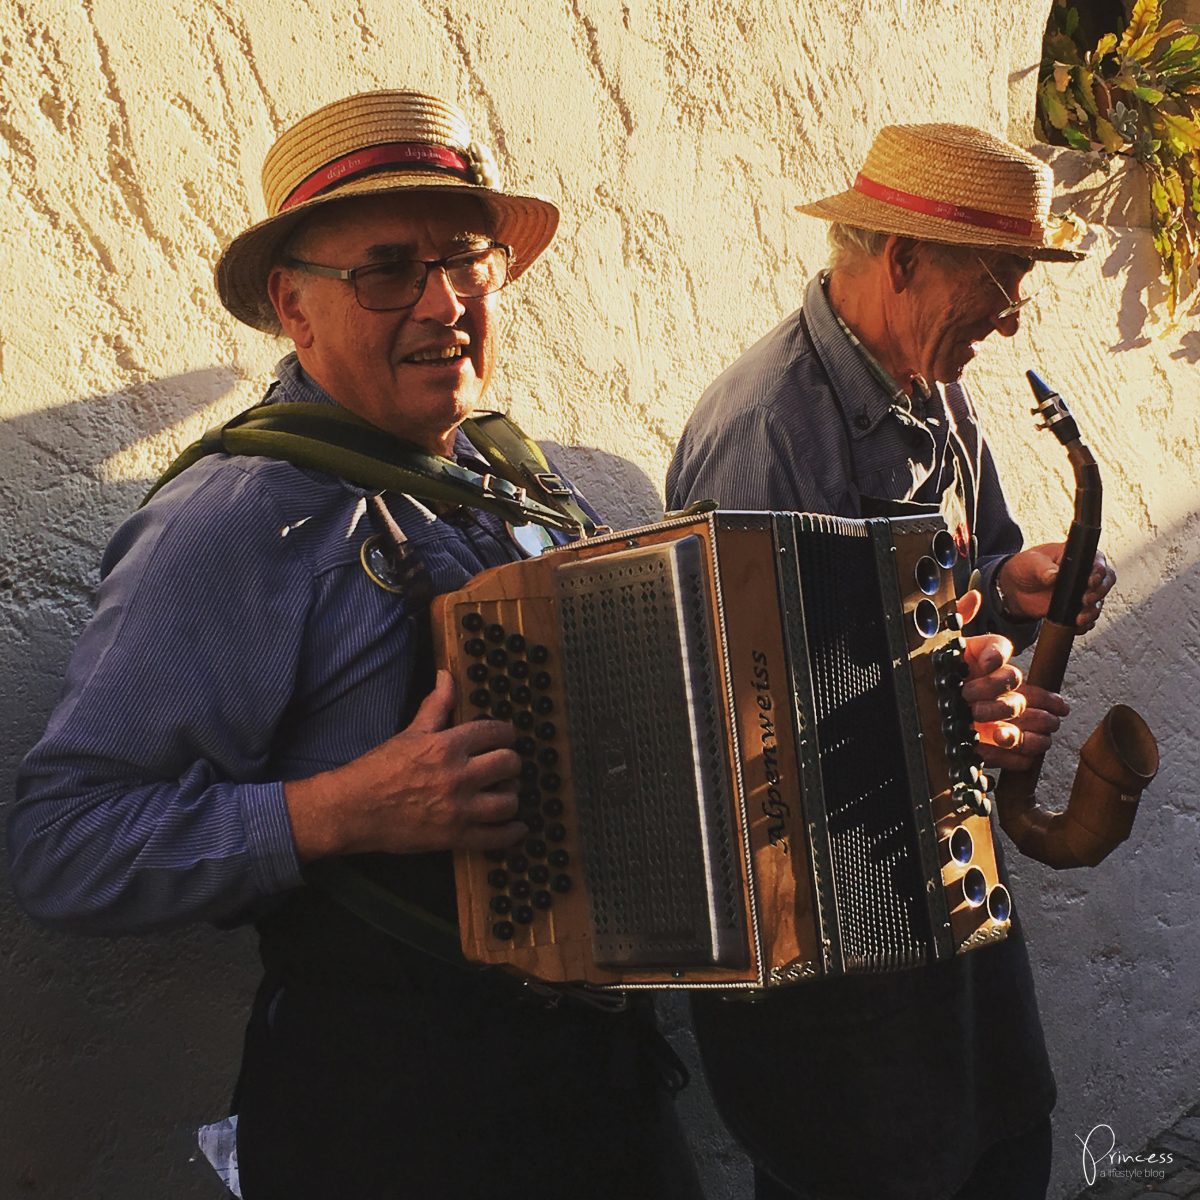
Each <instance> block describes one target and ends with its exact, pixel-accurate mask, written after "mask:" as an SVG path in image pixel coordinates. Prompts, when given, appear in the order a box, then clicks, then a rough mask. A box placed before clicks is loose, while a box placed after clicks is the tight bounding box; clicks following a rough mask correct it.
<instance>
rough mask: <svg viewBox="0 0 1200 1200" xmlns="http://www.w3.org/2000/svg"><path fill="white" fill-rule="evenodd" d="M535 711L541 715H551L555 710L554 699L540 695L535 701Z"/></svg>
mask: <svg viewBox="0 0 1200 1200" xmlns="http://www.w3.org/2000/svg"><path fill="white" fill-rule="evenodd" d="M533 711H534V712H535V713H537V715H538V716H539V717H545V716H549V714H550V713H552V712H553V711H554V701H553V700H551V699H550V697H549V696H539V697H538V698H537V699H536V700H535V701H534V702H533Z"/></svg>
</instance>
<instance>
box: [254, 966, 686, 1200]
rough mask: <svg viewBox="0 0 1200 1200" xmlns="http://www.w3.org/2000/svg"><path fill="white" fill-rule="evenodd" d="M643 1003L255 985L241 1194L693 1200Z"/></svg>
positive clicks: (359, 1199)
mask: <svg viewBox="0 0 1200 1200" xmlns="http://www.w3.org/2000/svg"><path fill="white" fill-rule="evenodd" d="M663 1050H664V1046H663V1043H662V1041H661V1038H660V1037H659V1035H658V1034H657V1032H656V1031H655V1029H654V1026H653V1021H652V1016H651V1014H650V1012H649V1011H648V1010H646V1009H639V1010H638V1011H633V1012H627V1013H623V1014H616V1015H614V1014H612V1013H605V1012H598V1011H596V1010H594V1009H591V1008H587V1007H585V1006H582V1005H579V1004H578V1003H568V1002H564V1003H562V1004H560V1005H559V1006H558V1007H556V1008H547V1007H546V1006H545V1002H544V1001H539V1000H536V999H535V1000H533V1001H531V1000H530V999H529V998H528V997H523V996H521V995H520V994H518V993H517V991H516V989H514V988H513V987H512V986H509V985H507V984H506V985H505V986H504V987H501V988H498V989H489V988H488V987H487V986H484V987H482V988H475V987H474V985H473V984H470V985H463V986H462V987H459V986H458V983H457V981H456V980H452V983H451V987H450V992H449V993H448V992H447V991H446V990H445V989H442V990H433V991H430V992H428V993H426V994H423V995H422V994H418V993H415V992H410V993H408V994H398V993H395V992H388V991H378V992H370V991H368V990H363V989H355V990H354V991H352V992H351V991H349V990H347V989H342V988H337V987H328V988H322V987H319V986H313V985H312V984H311V982H305V983H303V984H300V985H296V984H289V983H284V984H283V985H282V986H278V985H274V986H269V987H265V988H264V989H263V991H262V992H261V993H260V997H259V1000H258V1002H257V1003H256V1005H255V1010H254V1013H253V1015H252V1018H251V1026H250V1029H249V1030H248V1033H247V1040H246V1051H245V1057H244V1061H243V1069H242V1076H241V1079H240V1082H239V1088H238V1096H237V1109H238V1160H239V1169H240V1173H241V1179H242V1190H243V1195H244V1197H245V1200H330V1198H331V1197H337V1198H338V1200H483V1198H485V1197H486V1198H488V1200H517V1198H518V1197H520V1200H528V1198H529V1197H530V1196H547V1197H556V1198H557V1197H570V1198H571V1200H618V1198H620V1200H626V1198H639V1200H640V1198H642V1197H645V1198H646V1200H700V1197H701V1191H700V1187H699V1183H698V1181H697V1177H696V1174H695V1170H694V1167H693V1165H692V1161H691V1156H690V1153H689V1151H688V1149H687V1145H686V1142H685V1141H684V1139H683V1137H682V1134H681V1131H680V1128H679V1125H678V1122H677V1120H676V1117H675V1113H674V1106H673V1100H672V1096H671V1095H670V1093H669V1091H668V1090H667V1088H665V1087H664V1086H663V1083H664V1080H665V1077H666V1075H667V1074H668V1072H667V1070H666V1069H665V1068H666V1064H665V1061H664V1058H663Z"/></svg>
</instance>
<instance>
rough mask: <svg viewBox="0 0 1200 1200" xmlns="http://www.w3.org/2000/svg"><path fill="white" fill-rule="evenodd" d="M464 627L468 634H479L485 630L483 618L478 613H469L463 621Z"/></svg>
mask: <svg viewBox="0 0 1200 1200" xmlns="http://www.w3.org/2000/svg"><path fill="white" fill-rule="evenodd" d="M462 627H463V628H464V629H465V630H466V631H467V632H468V633H478V632H479V631H480V630H481V629H482V628H483V617H481V616H480V615H479V613H477V612H469V613H467V614H466V616H464V617H463V619H462Z"/></svg>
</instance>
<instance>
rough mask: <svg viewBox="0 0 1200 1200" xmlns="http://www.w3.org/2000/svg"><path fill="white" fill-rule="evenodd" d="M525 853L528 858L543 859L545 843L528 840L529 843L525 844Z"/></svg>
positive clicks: (534, 839)
mask: <svg viewBox="0 0 1200 1200" xmlns="http://www.w3.org/2000/svg"><path fill="white" fill-rule="evenodd" d="M525 853H526V854H528V855H529V857H530V858H545V857H546V843H545V842H543V841H542V839H541V838H530V839H529V841H527V842H526V843H525Z"/></svg>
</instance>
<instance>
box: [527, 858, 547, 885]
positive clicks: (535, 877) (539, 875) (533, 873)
mask: <svg viewBox="0 0 1200 1200" xmlns="http://www.w3.org/2000/svg"><path fill="white" fill-rule="evenodd" d="M529 879H530V881H531V882H532V883H546V882H547V881H548V880H549V879H550V871H549V869H548V868H547V867H544V866H542V864H541V863H536V864H535V865H534V866H532V867H530V868H529Z"/></svg>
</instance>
